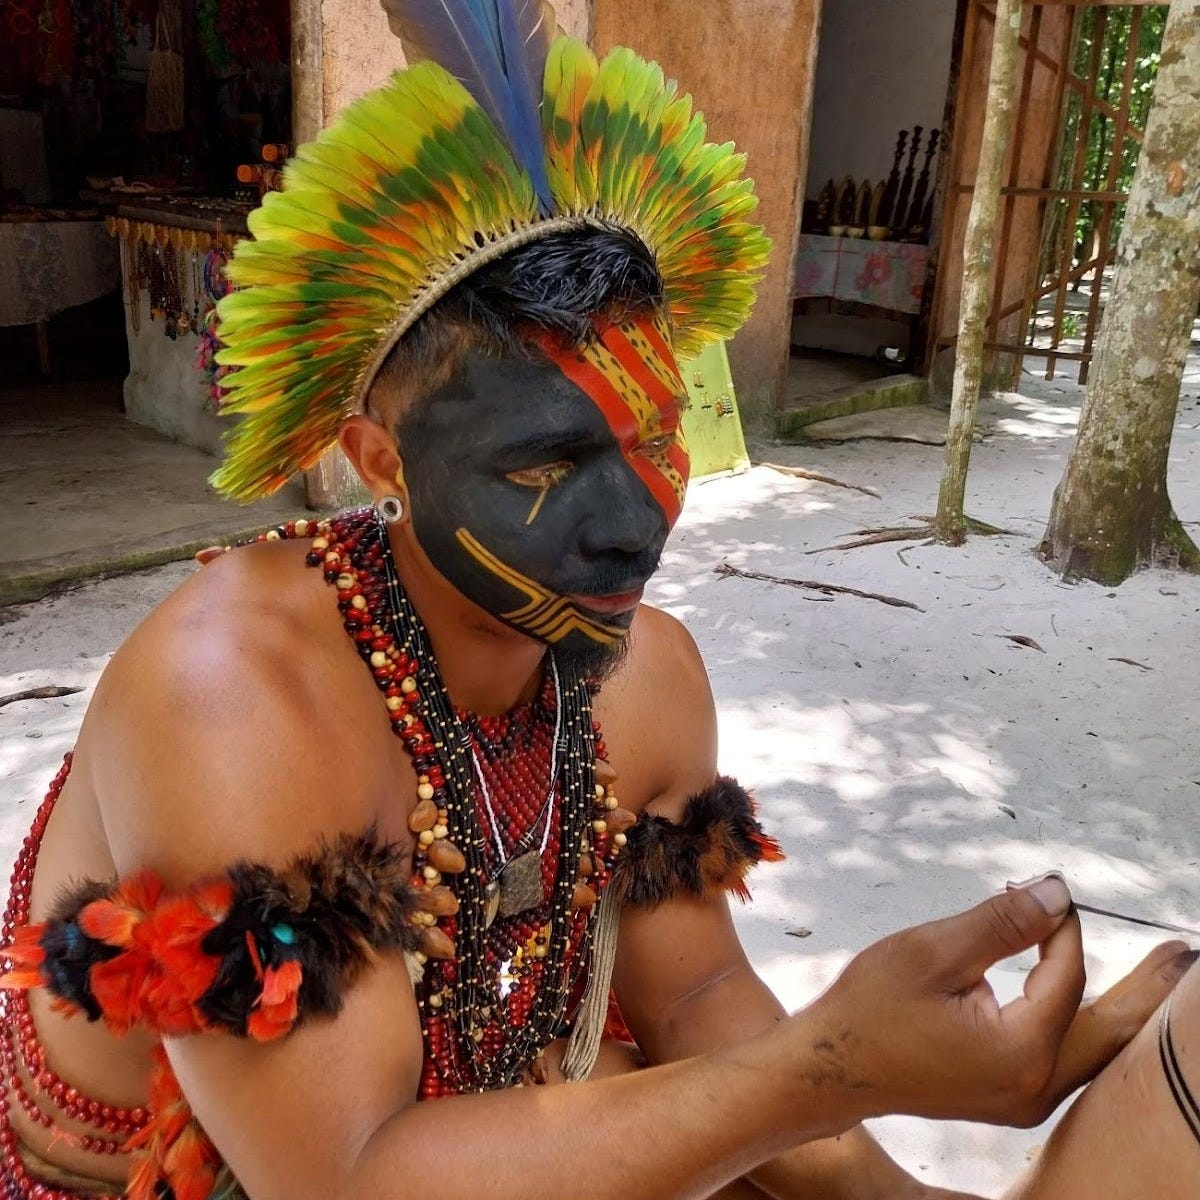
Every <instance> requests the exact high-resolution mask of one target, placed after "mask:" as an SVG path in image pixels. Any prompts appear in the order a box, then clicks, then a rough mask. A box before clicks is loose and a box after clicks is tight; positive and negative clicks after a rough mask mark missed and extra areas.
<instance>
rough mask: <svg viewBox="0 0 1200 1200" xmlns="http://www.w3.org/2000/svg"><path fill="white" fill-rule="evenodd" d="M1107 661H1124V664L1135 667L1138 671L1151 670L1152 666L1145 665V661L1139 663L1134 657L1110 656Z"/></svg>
mask: <svg viewBox="0 0 1200 1200" xmlns="http://www.w3.org/2000/svg"><path fill="white" fill-rule="evenodd" d="M1108 661H1109V662H1119V663H1125V664H1126V666H1130V667H1137V669H1138V670H1139V671H1153V670H1154V668H1153V667H1148V666H1146V664H1145V663H1140V662H1138V660H1137V659H1136V658H1110V659H1109V660H1108Z"/></svg>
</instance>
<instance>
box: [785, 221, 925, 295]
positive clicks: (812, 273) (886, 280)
mask: <svg viewBox="0 0 1200 1200" xmlns="http://www.w3.org/2000/svg"><path fill="white" fill-rule="evenodd" d="M928 262H929V247H928V246H919V245H913V244H911V243H908V242H871V241H863V240H862V239H860V238H845V237H819V236H817V235H815V234H802V235H801V237H800V241H799V243H798V245H797V252H796V276H795V287H794V288H793V292H792V294H793V296H794V298H795V299H797V300H807V299H815V298H826V299H830V300H842V301H845V302H847V303H851V304H865V305H869V306H871V307H872V308H878V309H883V310H885V311H887V312H894V313H906V314H910V315H916V314H917V313H919V312H920V311H921V301H922V299H923V297H924V293H925V268H926V265H927V264H928Z"/></svg>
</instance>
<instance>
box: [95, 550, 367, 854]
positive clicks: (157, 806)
mask: <svg viewBox="0 0 1200 1200" xmlns="http://www.w3.org/2000/svg"><path fill="white" fill-rule="evenodd" d="M293 549H296V550H299V551H300V554H299V557H298V558H297V557H296V556H295V555H294V554H293V553H292V551H293ZM314 576H315V580H313V577H314ZM309 580H313V582H314V583H315V585H316V587H317V588H318V589H319V590H316V591H314V590H312V588H310V587H305V586H304V585H305V583H307V582H308V581H309ZM371 716H375V717H377V718H378V720H377V721H376V722H372V721H371V720H370V719H369V718H370V717H371ZM387 735H388V727H387V723H386V721H385V720H383V719H382V710H381V707H380V700H379V697H378V694H377V691H376V689H375V688H374V685H373V683H372V681H371V679H370V676H369V674H368V672H367V671H366V670H365V668H364V667H363V666H362V664H361V662H359V660H358V657H357V655H356V654H355V653H354V650H353V648H352V647H351V645H350V642H349V639H347V638H346V636H345V634H344V632H343V631H342V629H341V623H340V620H339V619H338V614H337V609H336V606H335V605H334V604H333V602H332V597H331V596H329V595H328V594H327V590H326V589H325V587H324V584H323V582H322V581H321V580H320V577H319V576H316V573H315V572H305V571H304V569H303V549H302V548H300V547H295V548H293V547H291V546H288V547H279V548H276V547H268V548H263V550H262V551H259V550H257V549H255V548H247V549H246V550H241V551H238V552H237V553H235V554H230V555H226V556H225V557H224V558H223V559H222V560H219V561H217V562H214V563H210V564H209V565H207V566H205V567H203V568H201V569H200V570H199V572H198V574H197V575H196V577H194V578H193V579H191V580H189V581H188V583H187V584H185V585H184V586H183V587H182V588H180V589H179V590H178V591H177V592H176V593H174V594H173V595H172V596H170V597H168V599H167V600H166V601H164V602H163V604H161V605H160V606H159V607H158V609H156V610H155V611H154V612H153V613H152V614H151V615H150V616H149V617H148V618H147V619H146V621H145V622H143V624H142V625H141V626H140V627H139V628H138V629H137V630H136V631H135V633H134V634H133V636H132V637H131V638H130V639H129V640H128V641H127V642H126V643H125V645H124V646H122V647H121V649H120V650H119V651H118V652H117V654H116V655H115V656H114V658H113V661H112V663H111V664H110V666H109V668H108V670H107V671H106V672H105V675H104V677H103V679H102V680H101V682H100V685H99V687H98V688H97V691H96V696H95V699H94V700H93V703H92V705H91V706H90V708H89V712H88V716H87V719H86V720H85V723H84V728H83V730H82V732H81V735H80V744H79V749H80V753H81V755H82V756H83V758H84V760H85V762H86V764H87V768H88V774H89V775H90V777H91V778H93V779H94V780H95V788H96V794H97V799H98V801H99V803H100V805H101V811H102V813H103V815H104V821H105V826H106V828H107V829H108V830H109V831H110V835H112V838H113V841H114V844H113V845H112V846H111V850H112V852H113V854H114V857H115V858H116V859H117V862H118V866H121V865H122V860H124V863H125V864H127V865H140V864H143V863H147V862H149V863H152V864H154V865H156V866H157V867H158V868H159V869H160V870H163V871H165V872H166V873H167V874H168V875H172V876H175V877H178V876H180V875H185V874H186V875H191V874H192V873H193V869H194V868H196V869H203V868H205V867H207V868H209V869H215V868H216V867H218V866H219V865H220V864H221V863H222V862H231V861H234V860H235V859H237V858H239V857H242V856H243V855H245V854H247V853H249V854H251V855H252V856H254V857H260V858H265V859H269V860H271V861H275V860H277V859H278V858H279V856H280V855H290V854H295V853H299V852H302V851H304V850H306V849H308V848H310V846H311V845H312V844H313V843H314V842H316V841H319V840H320V839H321V838H323V837H328V836H331V835H334V834H337V833H341V832H349V833H355V832H361V830H362V829H364V828H365V827H366V826H367V825H369V824H370V823H371V821H372V820H373V819H374V817H375V810H374V807H373V804H374V799H375V797H374V792H373V789H374V787H375V780H374V775H373V774H372V772H371V771H370V770H369V769H365V770H364V771H363V772H362V773H361V774H362V775H363V777H364V778H363V781H362V786H361V787H359V786H356V784H357V782H358V776H357V775H356V777H355V781H354V782H351V781H348V780H347V779H346V773H345V765H346V763H347V762H353V761H361V762H363V763H364V764H366V766H367V767H369V764H371V763H372V762H377V761H379V759H380V758H381V757H383V758H386V749H387V748H388V747H389V746H390V742H387V741H386V738H387ZM379 740H384V741H385V753H384V754H383V755H382V756H381V755H380V754H378V753H374V751H375V750H376V749H377V742H378V741H379Z"/></svg>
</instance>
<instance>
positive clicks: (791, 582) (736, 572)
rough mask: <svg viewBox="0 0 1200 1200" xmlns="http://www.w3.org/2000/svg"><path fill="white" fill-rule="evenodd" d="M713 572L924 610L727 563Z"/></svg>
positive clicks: (872, 594) (886, 598)
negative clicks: (745, 569) (747, 569)
mask: <svg viewBox="0 0 1200 1200" xmlns="http://www.w3.org/2000/svg"><path fill="white" fill-rule="evenodd" d="M713 572H714V573H715V574H717V575H720V576H721V577H722V578H723V579H757V580H759V581H760V582H762V583H780V584H783V585H784V586H786V587H794V588H806V589H807V590H809V591H812V592H820V593H822V595H825V596H857V597H859V599H861V600H878V601H879V603H880V604H887V605H889V606H890V607H891V608H911V609H912V610H913V611H914V612H919V613H923V612H924V611H925V610H924V609H923V608H920V607H919V606H918V605H916V604H913V602H912V601H911V600H900V599H897V598H896V597H895V596H884V595H881V594H880V593H879V592H863V591H859V589H858V588H852V587H841V586H840V585H839V584H836V583H821V582H820V581H818V580H815V579H786V578H783V577H782V576H779V575H764V574H762V573H761V572H760V571H743V570H740V569H739V568H738V567H732V566H730V565H729V563H722V564H721V565H720V566H719V567H714V568H713Z"/></svg>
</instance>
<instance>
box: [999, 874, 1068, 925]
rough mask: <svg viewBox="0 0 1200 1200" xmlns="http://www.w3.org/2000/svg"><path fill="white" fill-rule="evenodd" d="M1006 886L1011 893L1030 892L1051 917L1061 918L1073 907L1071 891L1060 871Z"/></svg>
mask: <svg viewBox="0 0 1200 1200" xmlns="http://www.w3.org/2000/svg"><path fill="white" fill-rule="evenodd" d="M1006 886H1007V887H1008V890H1009V891H1010V892H1016V891H1026V892H1028V893H1029V894H1030V895H1031V896H1032V897H1033V898H1034V899H1035V900H1036V901H1037V902H1038V903H1039V904H1040V905H1041V906H1042V907H1043V908H1044V909H1045V910H1046V913H1047V915H1049V916H1051V917H1061V916H1063V914H1064V913H1066V912H1067V911H1069V909H1070V907H1071V889H1070V888H1069V887H1067V884H1066V881H1065V880H1064V879H1063V877H1062V874H1061V873H1060V872H1058V871H1049V872H1047V873H1046V874H1045V875H1038V876H1035V877H1034V878H1033V879H1026V880H1025V881H1024V882H1022V883H1010V884H1007V885H1006Z"/></svg>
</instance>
